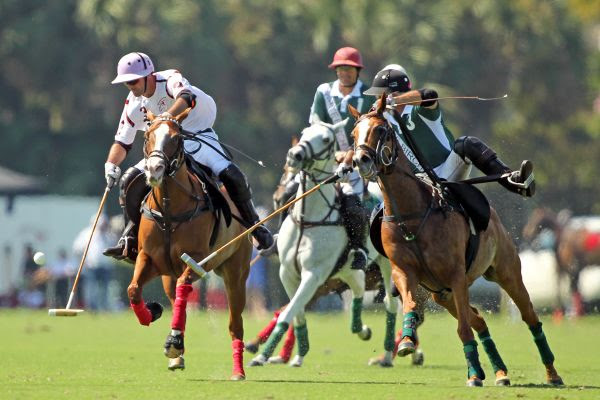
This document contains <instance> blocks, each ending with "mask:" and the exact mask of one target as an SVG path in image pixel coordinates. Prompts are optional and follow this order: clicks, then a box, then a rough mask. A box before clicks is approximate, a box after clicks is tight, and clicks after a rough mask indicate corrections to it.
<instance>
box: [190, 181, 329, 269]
mask: <svg viewBox="0 0 600 400" xmlns="http://www.w3.org/2000/svg"><path fill="white" fill-rule="evenodd" d="M338 179H340V177H339V176H337V175H332V176H330V177H329V178H327V179H325V180H324V181H323V182H321V183H319V184H318V185H316V186H315V187H313V188H312V189H310V190H308V191H306V192H305V193H303V194H302V195H300V196H298V197H297V198H295V199H294V200H292V201H290V202H288V203H286V204H285V205H283V206H281V207H280V208H278V209H277V210H275V211H273V212H272V213H271V214H269V215H268V216H267V217H265V218H264V219H263V220H261V221H258V222H257V223H256V224H254V225H252V226H251V227H250V228H248V229H246V230H245V231H244V232H242V233H240V234H239V235H237V236H236V237H234V238H233V239H231V240H230V241H229V242H227V243H225V244H224V245H223V246H221V247H219V248H218V249H217V250H215V251H213V252H212V253H211V254H210V255H209V256H208V257H206V258H204V259H203V260H202V261H200V262H196V261H195V260H194V259H193V258H192V257H191V256H190V255H189V254H187V253H183V254H182V255H181V260H182V261H183V262H184V263H186V264H187V265H188V267H190V268H191V269H192V270H194V272H195V273H197V274H198V275H199V276H200V278H203V277H204V276H205V275H206V270H205V269H204V268H203V266H204V265H206V263H207V262H209V261H210V260H212V259H213V258H214V257H216V256H217V254H219V253H220V252H222V251H223V250H224V249H226V248H227V247H229V246H231V245H232V244H233V243H235V242H237V241H238V240H240V239H241V238H243V237H244V236H246V235H247V234H249V233H251V232H252V231H253V230H255V229H256V228H258V227H259V226H260V225H262V224H264V223H265V222H267V221H268V220H270V219H271V218H273V217H274V216H276V215H277V214H279V213H281V212H282V211H284V210H286V209H287V208H289V207H290V206H292V205H294V204H295V203H296V202H298V201H300V200H302V199H303V198H305V197H306V196H309V195H310V194H312V193H314V192H315V191H317V190H319V189H320V188H321V186H323V185H327V184H330V183H333V182H335V181H337V180H338Z"/></svg>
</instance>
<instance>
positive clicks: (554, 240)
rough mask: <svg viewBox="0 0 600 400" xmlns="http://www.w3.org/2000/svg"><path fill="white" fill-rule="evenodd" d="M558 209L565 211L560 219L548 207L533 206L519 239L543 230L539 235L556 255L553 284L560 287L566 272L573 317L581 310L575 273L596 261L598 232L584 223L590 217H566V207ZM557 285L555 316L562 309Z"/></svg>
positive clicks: (599, 253)
mask: <svg viewBox="0 0 600 400" xmlns="http://www.w3.org/2000/svg"><path fill="white" fill-rule="evenodd" d="M561 213H564V214H565V215H566V214H569V215H567V217H566V218H564V220H563V218H560V217H559V215H557V214H555V213H554V212H553V211H552V210H550V209H548V208H545V207H541V208H536V209H535V210H533V212H532V213H531V215H530V217H529V220H528V221H527V224H525V226H524V227H523V239H525V240H526V241H527V242H529V243H531V242H533V241H534V239H536V238H537V237H538V236H539V235H540V234H541V233H542V232H543V231H546V232H545V234H547V235H548V236H546V235H543V237H544V238H545V237H547V238H548V239H549V241H550V242H551V243H547V244H546V246H548V247H550V248H551V250H553V252H554V255H555V257H556V268H557V270H556V278H557V280H558V284H557V288H558V289H560V287H561V285H560V282H561V280H562V278H563V277H564V276H565V275H566V276H568V277H569V289H570V293H571V308H572V313H573V316H576V317H577V316H581V315H583V314H584V312H585V307H584V304H583V299H582V297H581V294H580V292H579V276H580V274H581V271H582V269H583V268H584V267H586V266H588V265H599V264H600V232H599V231H598V229H592V227H590V226H588V225H590V224H589V223H588V224H586V221H591V220H592V219H590V218H585V219H584V218H570V212H568V211H567V210H563V211H562V212H561ZM561 213H559V214H561ZM595 221H600V218H598V217H596V219H595ZM599 225H600V224H599ZM540 239H541V237H540ZM542 245H543V244H542ZM558 289H557V291H556V295H557V307H558V308H557V310H556V311H555V315H557V316H558V315H562V314H563V313H564V307H563V304H562V300H561V298H560V290H558Z"/></svg>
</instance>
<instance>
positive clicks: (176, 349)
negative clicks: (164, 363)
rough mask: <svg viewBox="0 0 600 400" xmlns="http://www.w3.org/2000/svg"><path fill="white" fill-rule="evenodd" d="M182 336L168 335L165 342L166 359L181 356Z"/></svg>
mask: <svg viewBox="0 0 600 400" xmlns="http://www.w3.org/2000/svg"><path fill="white" fill-rule="evenodd" d="M183 350H184V345H183V336H181V335H175V336H173V335H168V336H167V340H166V341H165V351H164V353H165V356H167V357H168V358H177V357H179V356H181V355H182V354H183Z"/></svg>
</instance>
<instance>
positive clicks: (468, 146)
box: [454, 136, 497, 166]
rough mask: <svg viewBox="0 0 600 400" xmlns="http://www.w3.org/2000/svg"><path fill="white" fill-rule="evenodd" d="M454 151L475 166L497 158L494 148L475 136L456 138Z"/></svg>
mask: <svg viewBox="0 0 600 400" xmlns="http://www.w3.org/2000/svg"><path fill="white" fill-rule="evenodd" d="M454 152H455V153H456V154H458V155H459V156H460V157H461V158H462V159H463V160H465V159H467V158H468V159H469V160H471V162H472V163H473V164H475V166H478V165H485V164H487V163H488V162H489V161H490V160H494V159H496V158H497V156H496V153H495V152H494V150H492V149H491V148H490V147H489V146H488V145H487V144H485V143H484V142H482V141H481V140H479V138H476V137H475V136H461V137H459V138H458V139H456V140H455V141H454Z"/></svg>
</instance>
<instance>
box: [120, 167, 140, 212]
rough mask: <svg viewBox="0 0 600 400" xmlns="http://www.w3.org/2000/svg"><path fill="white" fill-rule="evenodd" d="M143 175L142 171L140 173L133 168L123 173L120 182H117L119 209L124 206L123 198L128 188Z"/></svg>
mask: <svg viewBox="0 0 600 400" xmlns="http://www.w3.org/2000/svg"><path fill="white" fill-rule="evenodd" d="M143 173H144V171H140V170H139V169H137V168H135V167H129V168H127V170H126V171H125V172H124V173H123V176H122V177H121V181H120V182H119V204H121V207H124V206H125V197H126V196H127V190H128V189H129V186H130V185H131V183H132V182H133V180H134V179H135V178H137V177H138V176H140V175H141V174H143Z"/></svg>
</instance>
